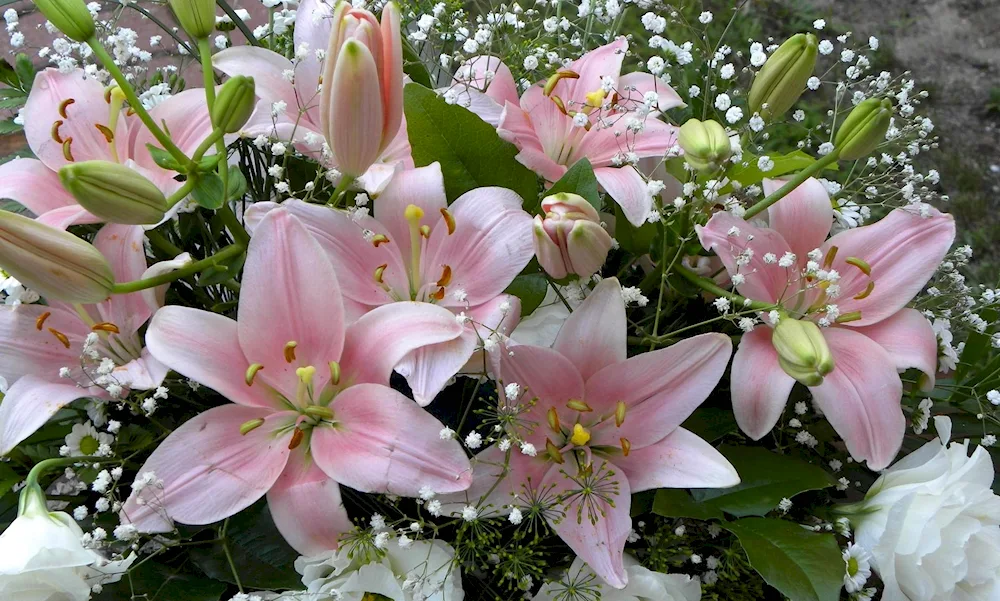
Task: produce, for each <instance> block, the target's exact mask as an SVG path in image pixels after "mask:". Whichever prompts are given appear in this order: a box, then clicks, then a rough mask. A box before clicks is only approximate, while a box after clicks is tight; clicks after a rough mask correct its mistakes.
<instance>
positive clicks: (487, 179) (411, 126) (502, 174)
mask: <svg viewBox="0 0 1000 601" xmlns="http://www.w3.org/2000/svg"><path fill="white" fill-rule="evenodd" d="M403 109H404V112H405V114H406V131H407V134H408V135H409V138H410V146H411V147H412V149H413V162H414V163H415V164H416V166H417V167H423V166H425V165H429V164H431V163H433V162H434V161H439V162H440V163H441V171H442V172H443V173H444V185H445V192H446V193H447V196H448V202H449V203H450V202H454V201H455V199H456V198H458V197H459V196H461V195H462V194H464V193H466V192H468V191H469V190H472V189H475V188H481V187H483V186H500V187H502V188H509V189H511V190H513V191H514V192H517V193H518V194H519V195H520V196H521V198H522V199H523V200H524V204H525V209H526V210H528V209H529V208H530V205H531V204H532V203H536V202H537V196H538V177H537V176H536V175H535V174H534V173H532V172H531V171H530V170H529V169H528V168H527V167H525V166H524V165H522V164H521V163H518V162H517V160H516V159H515V158H514V157H515V155H517V148H515V147H514V145H513V144H510V143H508V142H505V141H503V140H501V139H500V136H499V135H497V132H496V130H495V129H493V127H492V126H491V125H490V124H489V123H486V122H485V121H483V120H482V119H480V118H479V117H478V116H476V115H475V114H473V113H472V112H470V111H469V110H468V109H465V108H462V107H460V106H458V105H457V104H448V103H447V102H445V101H444V99H443V98H441V97H440V96H438V95H437V94H436V93H434V91H433V90H429V89H427V88H425V87H423V86H420V85H417V84H409V85H407V86H406V88H405V89H404V90H403ZM535 206H537V205H535Z"/></svg>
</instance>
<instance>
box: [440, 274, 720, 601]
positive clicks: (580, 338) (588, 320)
mask: <svg viewBox="0 0 1000 601" xmlns="http://www.w3.org/2000/svg"><path fill="white" fill-rule="evenodd" d="M626 330H627V322H626V317H625V302H624V300H623V299H622V293H621V285H620V284H619V283H618V280H617V279H615V278H608V279H606V280H604V281H602V282H601V283H600V284H598V286H597V287H596V288H595V289H594V291H593V292H592V293H591V295H590V296H589V297H587V300H585V301H584V302H583V304H581V305H580V307H579V308H578V309H577V310H576V311H574V312H573V314H572V315H571V316H570V317H569V319H567V320H566V323H565V324H564V325H563V327H562V329H561V330H560V332H559V336H558V337H557V338H556V341H555V344H554V345H553V348H544V347H538V346H528V345H516V346H508V347H506V348H505V349H503V352H498V353H496V357H497V358H496V361H497V362H498V364H499V368H498V369H499V374H500V378H499V379H500V380H501V381H502V384H503V385H506V386H509V385H510V384H512V383H516V384H518V385H519V387H520V388H521V390H522V391H523V392H522V393H521V398H523V399H525V400H526V403H525V404H527V399H531V401H532V403H533V404H532V405H531V406H530V407H528V408H527V410H522V411H523V412H521V413H519V414H518V418H517V419H518V421H519V422H521V423H523V424H526V425H529V426H530V428H531V429H530V430H529V431H527V432H518V433H516V435H515V438H520V439H523V440H525V441H526V442H528V443H530V444H532V445H533V446H534V447H535V449H537V454H536V455H533V456H532V455H529V454H525V453H523V452H518V451H516V450H514V451H508V452H506V453H505V452H504V451H502V450H500V447H499V446H497V445H494V446H492V447H490V448H488V449H486V450H485V451H483V452H482V453H480V454H479V455H477V456H476V467H475V473H474V482H473V485H472V487H471V488H470V489H469V491H468V492H466V493H463V494H457V495H451V496H450V497H449V503H454V502H459V503H461V501H460V499H462V500H464V499H468V500H469V501H470V502H472V503H475V502H477V501H479V500H480V498H481V497H482V496H483V495H485V494H486V493H487V492H488V491H490V490H491V489H493V491H492V493H491V494H489V496H488V497H487V498H486V499H485V501H484V503H483V504H482V505H481V507H484V506H486V505H489V506H491V510H492V511H502V510H503V508H504V507H506V506H511V505H514V506H521V505H523V504H528V503H532V502H533V501H536V500H544V499H548V501H547V503H549V504H554V507H552V508H551V510H550V511H547V512H546V517H547V519H548V522H549V524H550V525H551V526H552V528H553V530H555V532H556V533H557V534H558V535H559V536H560V537H561V538H562V539H563V541H565V542H566V544H567V545H569V547H570V548H571V549H573V551H574V552H576V554H577V555H578V556H579V557H580V558H581V559H583V560H584V561H586V562H587V564H588V565H589V566H590V567H591V568H592V569H593V570H594V572H596V573H597V575H598V576H600V577H601V578H603V579H604V580H606V581H607V582H608V583H609V584H610V585H611V586H613V587H615V588H624V587H625V586H626V584H627V583H628V577H627V575H626V572H625V566H624V565H623V559H622V552H623V550H624V547H625V540H626V538H627V537H628V534H629V531H630V529H631V527H632V520H631V518H630V517H629V507H630V500H631V494H632V493H636V492H640V491H643V490H650V489H654V488H690V487H699V488H725V487H730V486H735V485H736V484H739V482H740V478H739V475H738V474H737V473H736V470H735V468H733V466H732V464H730V463H729V461H727V460H726V458H725V457H723V456H722V454H721V453H719V452H718V451H717V450H715V449H714V448H713V447H712V446H711V445H710V444H709V443H707V442H705V441H704V440H702V439H701V438H699V437H698V436H696V435H695V434H692V433H691V432H690V431H688V430H685V429H684V428H681V427H680V424H681V423H682V422H683V421H684V420H685V419H686V418H687V417H688V416H689V415H690V414H691V412H692V411H694V409H695V408H697V407H698V406H699V405H701V403H702V402H703V401H704V400H705V399H706V398H707V397H708V395H709V393H711V392H712V390H713V389H714V388H715V386H716V384H717V383H718V382H719V379H720V378H721V377H722V375H723V373H724V372H725V370H726V365H728V363H729V357H730V355H731V354H732V343H731V342H730V341H729V338H728V337H727V336H724V335H722V334H702V335H700V336H694V337H692V338H688V339H687V340H684V341H682V342H679V343H677V344H675V345H673V346H671V347H668V348H665V349H660V350H657V351H653V352H650V353H643V354H641V355H636V356H634V357H631V358H626V340H625V337H626V336H625V334H626ZM506 403H507V404H508V405H509V404H511V400H510V399H507V400H506ZM518 429H519V430H520V428H518ZM505 456H506V457H509V466H510V472H509V474H506V475H504V474H502V473H501V469H502V467H503V466H504V465H505V464H506V463H507V462H506V461H505ZM498 478H499V479H501V480H500V482H499V483H498V482H497V480H498ZM494 485H496V488H493V487H494ZM515 495H516V496H515ZM452 507H454V505H452Z"/></svg>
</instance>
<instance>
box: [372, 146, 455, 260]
mask: <svg viewBox="0 0 1000 601" xmlns="http://www.w3.org/2000/svg"><path fill="white" fill-rule="evenodd" d="M411 204H412V205H416V206H418V207H420V208H421V209H422V210H423V212H424V216H423V218H421V219H420V222H419V223H420V225H422V226H423V225H426V226H427V227H431V226H432V225H434V224H435V223H437V222H438V221H440V219H441V209H444V208H447V207H448V198H447V197H446V196H445V192H444V176H443V175H442V174H441V163H438V162H436V161H435V162H433V163H431V164H430V165H427V166H426V167H417V168H416V169H406V170H403V171H400V172H399V173H397V174H396V175H394V176H393V177H392V179H390V180H389V184H388V185H386V187H385V190H384V191H383V192H382V193H381V194H379V196H378V200H377V201H376V202H375V219H377V220H378V222H379V223H381V224H382V225H384V226H385V227H386V229H388V230H389V238H390V239H391V240H398V241H399V244H400V245H401V247H402V248H407V249H408V248H410V223H409V222H408V221H407V220H406V217H405V213H406V207H407V206H409V205H411Z"/></svg>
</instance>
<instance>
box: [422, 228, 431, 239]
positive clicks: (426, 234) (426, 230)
mask: <svg viewBox="0 0 1000 601" xmlns="http://www.w3.org/2000/svg"><path fill="white" fill-rule="evenodd" d="M420 237H421V238H425V239H429V238H430V237H431V226H429V225H422V226H420Z"/></svg>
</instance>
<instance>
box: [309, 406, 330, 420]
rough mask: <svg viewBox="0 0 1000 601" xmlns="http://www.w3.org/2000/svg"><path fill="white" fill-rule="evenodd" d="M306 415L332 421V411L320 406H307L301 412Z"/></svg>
mask: <svg viewBox="0 0 1000 601" xmlns="http://www.w3.org/2000/svg"><path fill="white" fill-rule="evenodd" d="M302 411H303V412H305V414H306V415H310V416H312V417H318V418H320V419H333V409H330V408H329V407H323V406H322V405H309V406H308V407H306V408H305V409H303V410H302Z"/></svg>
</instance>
